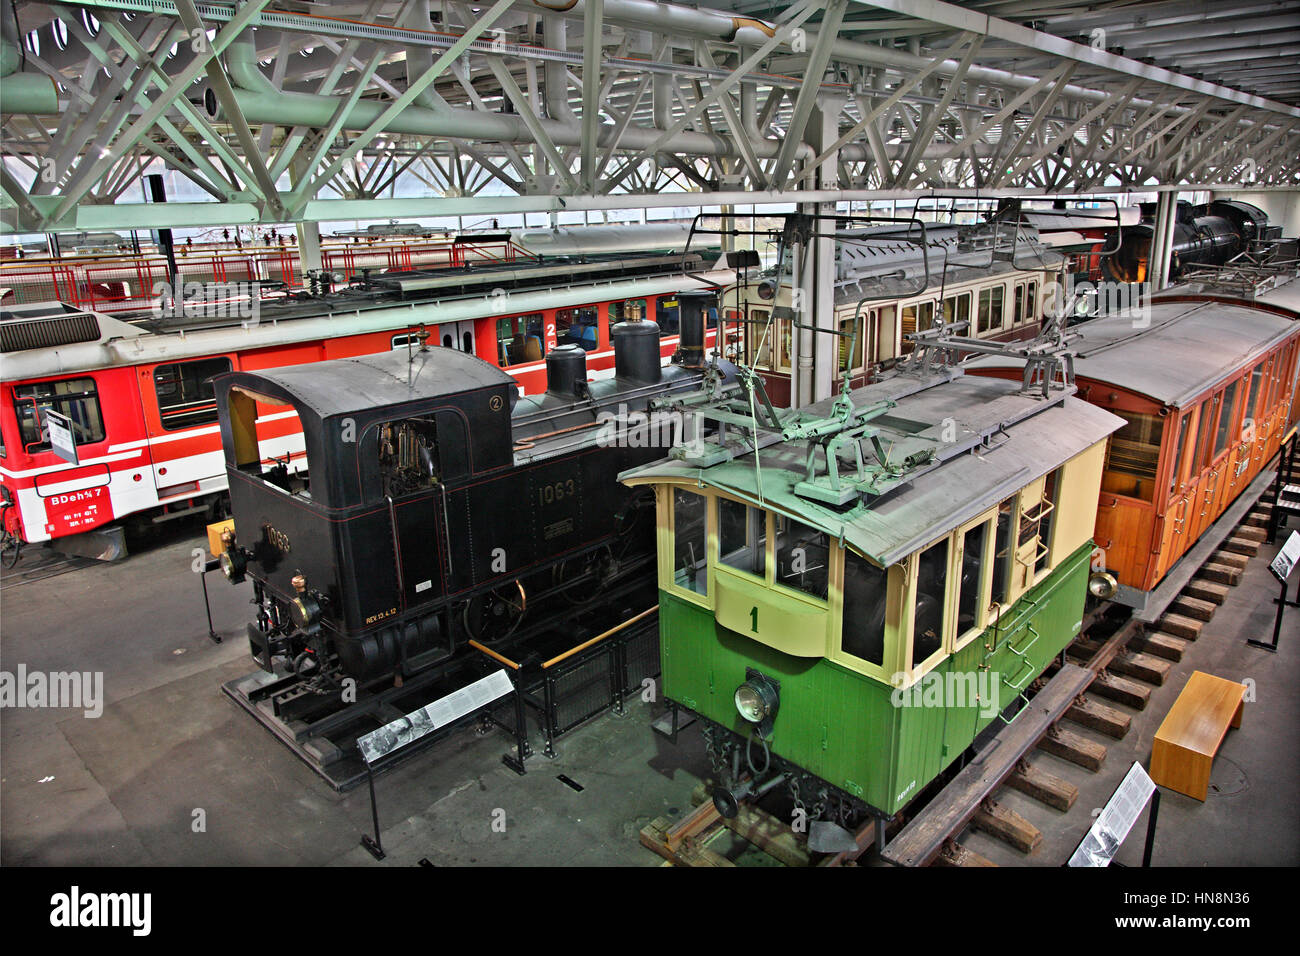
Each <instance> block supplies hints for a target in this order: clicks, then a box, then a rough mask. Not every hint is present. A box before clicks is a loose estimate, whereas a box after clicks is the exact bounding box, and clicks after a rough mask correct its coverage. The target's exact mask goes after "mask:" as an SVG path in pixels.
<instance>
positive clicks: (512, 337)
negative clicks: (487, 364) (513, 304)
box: [497, 312, 546, 368]
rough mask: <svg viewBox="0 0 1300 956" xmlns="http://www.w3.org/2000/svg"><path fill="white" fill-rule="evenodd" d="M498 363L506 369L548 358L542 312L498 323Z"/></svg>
mask: <svg viewBox="0 0 1300 956" xmlns="http://www.w3.org/2000/svg"><path fill="white" fill-rule="evenodd" d="M497 350H498V352H499V355H498V358H497V362H498V364H499V365H500V366H501V367H502V368H505V367H506V366H509V365H520V364H522V363H524V362H540V361H541V360H542V359H543V358H544V357H545V356H546V328H545V320H544V317H543V316H542V314H541V313H540V312H534V313H532V314H531V315H516V316H513V317H512V318H508V319H499V320H498V321H497Z"/></svg>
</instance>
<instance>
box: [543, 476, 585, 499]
mask: <svg viewBox="0 0 1300 956" xmlns="http://www.w3.org/2000/svg"><path fill="white" fill-rule="evenodd" d="M577 493H578V488H577V485H576V484H574V481H573V479H572V478H570V479H568V480H567V481H557V482H555V484H553V485H542V487H540V488H538V489H537V503H538V504H539V505H553V504H555V502H557V501H563V500H564V499H565V498H571V497H572V496H573V495H575V494H577Z"/></svg>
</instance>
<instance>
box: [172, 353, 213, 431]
mask: <svg viewBox="0 0 1300 956" xmlns="http://www.w3.org/2000/svg"><path fill="white" fill-rule="evenodd" d="M230 368H231V366H230V359H228V358H212V359H200V360H199V361H197V362H174V363H172V364H170V365H159V366H158V367H157V368H155V369H154V370H153V387H154V393H155V394H156V396H157V398H158V417H159V419H160V420H161V421H162V427H163V428H165V429H167V430H168V431H180V430H181V429H185V428H194V427H196V426H199V425H210V424H211V423H212V422H215V421H216V420H217V400H216V396H215V394H214V392H213V390H212V382H210V381H208V380H209V379H210V378H212V376H214V375H221V374H222V373H223V372H229V371H230Z"/></svg>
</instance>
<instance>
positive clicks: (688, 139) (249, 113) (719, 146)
mask: <svg viewBox="0 0 1300 956" xmlns="http://www.w3.org/2000/svg"><path fill="white" fill-rule="evenodd" d="M225 58H226V68H227V70H228V71H229V75H230V78H231V80H232V81H233V82H234V94H235V100H236V102H238V104H239V109H240V112H242V113H243V114H244V119H246V120H247V121H248V122H250V123H273V124H278V125H283V126H313V127H323V128H328V127H329V126H330V125H331V123H332V122H333V118H334V112H335V110H336V109H337V108H338V104H339V102H340V98H339V97H337V96H322V95H318V94H313V93H294V92H290V91H285V90H278V89H276V88H275V86H274V85H273V84H272V83H271V82H270V81H269V80H268V79H267V78H266V77H265V76H264V75H263V74H262V72H261V70H259V69H258V67H257V54H256V50H255V48H254V45H253V42H252V40H251V39H247V40H246V39H244V38H240V39H239V40H236V41H235V42H233V43H231V44H230V46H229V47H228V48H227V50H226V54H225ZM552 89H554V87H553V86H552ZM554 96H555V94H554V93H552V97H554ZM390 105H391V104H389V103H387V102H381V101H377V100H366V99H363V100H359V101H358V102H357V103H356V104H355V105H354V106H353V107H352V109H351V110H350V111H349V112H348V114H347V116H345V117H344V119H343V128H344V129H349V130H364V129H368V128H369V127H370V125H371V124H373V123H374V122H375V120H377V119H378V118H379V117H380V116H381V115H382V114H383V113H384V112H385V111H386V110H387V109H388V107H389V106H390ZM550 105H551V106H554V107H555V108H556V111H557V112H561V110H560V109H559V104H558V103H552V104H550ZM204 106H205V108H206V110H207V112H208V114H209V115H210V116H211V117H212V118H213V119H217V120H219V119H221V118H222V114H221V106H220V103H219V102H218V101H217V98H216V97H215V96H213V95H211V92H210V91H209V93H208V94H207V95H205V96H204ZM570 115H571V114H570ZM540 122H541V124H542V127H543V128H544V129H545V130H546V133H547V135H549V136H550V137H551V139H552V141H554V143H555V144H556V145H557V146H578V145H580V144H581V142H582V124H581V122H580V121H578V119H577V117H574V118H573V120H572V121H569V122H557V121H556V120H554V119H544V120H540ZM386 130H387V131H388V132H393V133H405V134H408V135H413V136H430V137H435V138H449V139H467V140H479V141H483V142H501V143H520V144H529V143H532V142H533V137H532V134H531V133H530V132H529V131H528V128H527V125H526V124H525V123H524V121H523V119H522V118H521V117H519V116H517V115H512V114H503V113H483V112H478V111H470V110H462V109H454V108H452V107H450V106H448V107H447V109H446V111H445V112H444V111H443V110H442V109H440V108H439V109H430V108H428V107H425V106H411V107H408V108H407V109H405V110H402V112H401V113H400V114H399V115H398V116H396V117H394V118H393V119H392V120H391V121H390V122H389V123H388V125H387V126H386ZM615 132H616V131H615V128H614V127H613V126H610V125H602V126H600V127H599V128H598V129H597V139H596V141H597V144H598V145H599V146H601V147H607V146H609V145H610V142H611V141H612V140H613V138H614V135H615ZM661 135H662V131H661V130H658V129H649V128H646V127H642V126H630V127H628V128H627V129H626V130H625V131H624V132H623V136H622V138H621V139H620V141H619V148H620V149H624V150H642V149H646V148H647V147H649V146H651V145H652V144H654V143H655V142H656V141H657V140H658V139H659V137H660V136H661ZM751 148H752V149H753V151H754V153H755V154H756V155H757V156H760V157H762V158H764V159H770V158H772V157H774V156H776V155H777V153H778V152H779V151H780V149H781V141H780V140H776V139H766V138H763V139H760V140H758V141H756V142H754V143H752V144H751ZM850 149H851V147H846V151H848V150H850ZM662 151H663V152H670V153H679V154H684V155H688V156H739V155H740V151H739V150H738V149H737V147H736V145H735V142H734V141H733V140H732V139H731V138H730V137H727V136H720V135H717V134H706V133H693V132H679V133H677V134H675V135H674V136H672V137H671V138H670V139H668V141H667V142H665V143H664V144H663V146H662ZM796 155H797V158H800V159H804V160H807V159H810V158H811V157H812V156H813V152H812V149H811V148H810V147H809V146H807V145H806V144H802V145H800V147H799V152H798V153H797V154H796ZM846 158H849V157H846Z"/></svg>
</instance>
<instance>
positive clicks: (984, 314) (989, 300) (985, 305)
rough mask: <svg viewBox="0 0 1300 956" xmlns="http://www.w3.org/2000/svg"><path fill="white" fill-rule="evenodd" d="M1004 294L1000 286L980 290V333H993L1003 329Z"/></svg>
mask: <svg viewBox="0 0 1300 956" xmlns="http://www.w3.org/2000/svg"><path fill="white" fill-rule="evenodd" d="M1002 294H1003V289H1002V286H1000V285H995V286H993V287H992V288H991V289H981V290H980V306H979V332H980V334H981V335H982V334H983V333H985V332H993V331H996V330H997V329H1000V328H1002Z"/></svg>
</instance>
